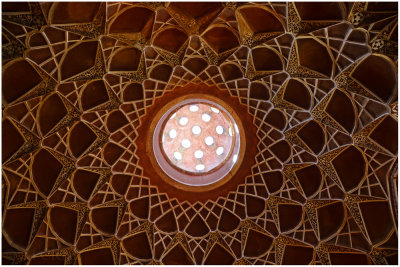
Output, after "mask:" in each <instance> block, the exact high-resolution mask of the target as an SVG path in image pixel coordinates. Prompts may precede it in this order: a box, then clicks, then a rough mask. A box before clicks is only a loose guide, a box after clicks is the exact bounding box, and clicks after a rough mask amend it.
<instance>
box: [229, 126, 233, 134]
mask: <svg viewBox="0 0 400 267" xmlns="http://www.w3.org/2000/svg"><path fill="white" fill-rule="evenodd" d="M229 136H233V132H232V128H231V127H229Z"/></svg>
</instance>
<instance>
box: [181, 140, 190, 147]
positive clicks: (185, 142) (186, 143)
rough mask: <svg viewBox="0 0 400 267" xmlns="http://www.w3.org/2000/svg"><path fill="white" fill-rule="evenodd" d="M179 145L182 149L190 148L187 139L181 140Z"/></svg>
mask: <svg viewBox="0 0 400 267" xmlns="http://www.w3.org/2000/svg"><path fill="white" fill-rule="evenodd" d="M181 144H182V146H183V147H184V148H189V147H190V141H189V140H188V139H183V140H182V143H181Z"/></svg>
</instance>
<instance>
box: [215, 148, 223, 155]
mask: <svg viewBox="0 0 400 267" xmlns="http://www.w3.org/2000/svg"><path fill="white" fill-rule="evenodd" d="M215 153H217V155H218V156H221V155H222V154H223V153H224V148H223V147H222V146H220V147H218V148H217V150H216V151H215Z"/></svg>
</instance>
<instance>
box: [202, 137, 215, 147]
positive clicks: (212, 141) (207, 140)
mask: <svg viewBox="0 0 400 267" xmlns="http://www.w3.org/2000/svg"><path fill="white" fill-rule="evenodd" d="M204 141H205V142H206V145H208V146H211V145H212V144H214V138H212V137H211V136H207V137H206V139H204Z"/></svg>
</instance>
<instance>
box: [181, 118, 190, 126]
mask: <svg viewBox="0 0 400 267" xmlns="http://www.w3.org/2000/svg"><path fill="white" fill-rule="evenodd" d="M188 122H189V119H188V118H187V117H182V118H180V119H179V124H180V125H182V126H185V125H186V124H187V123H188Z"/></svg>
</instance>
